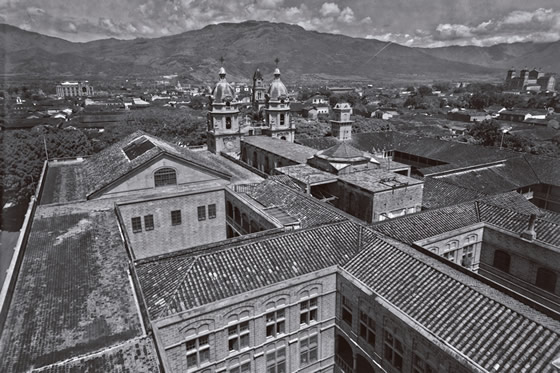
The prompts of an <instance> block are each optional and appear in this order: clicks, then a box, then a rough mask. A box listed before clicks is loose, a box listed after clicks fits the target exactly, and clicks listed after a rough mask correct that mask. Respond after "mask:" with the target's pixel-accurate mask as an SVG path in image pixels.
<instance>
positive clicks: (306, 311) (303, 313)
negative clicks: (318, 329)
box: [299, 296, 319, 325]
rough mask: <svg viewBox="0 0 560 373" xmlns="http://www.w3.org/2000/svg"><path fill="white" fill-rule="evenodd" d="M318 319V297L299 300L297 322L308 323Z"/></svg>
mask: <svg viewBox="0 0 560 373" xmlns="http://www.w3.org/2000/svg"><path fill="white" fill-rule="evenodd" d="M304 319H305V321H303V322H302V320H304ZM312 321H313V322H317V321H319V297H318V296H315V297H310V298H308V299H305V300H302V301H300V302H299V323H300V325H309V324H311V322H312Z"/></svg>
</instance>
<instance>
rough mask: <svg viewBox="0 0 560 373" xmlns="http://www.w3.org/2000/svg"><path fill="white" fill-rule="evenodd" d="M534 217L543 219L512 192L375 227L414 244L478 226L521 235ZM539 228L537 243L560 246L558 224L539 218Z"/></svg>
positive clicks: (405, 217) (519, 196)
mask: <svg viewBox="0 0 560 373" xmlns="http://www.w3.org/2000/svg"><path fill="white" fill-rule="evenodd" d="M530 214H536V215H537V216H540V215H541V214H542V213H541V210H540V209H539V208H537V207H536V206H535V205H533V204H532V203H531V202H529V201H527V200H526V199H525V197H523V196H522V195H520V194H518V193H516V192H510V193H504V194H499V195H494V196H487V197H482V198H479V199H478V200H476V201H472V202H465V203H461V204H458V205H453V206H447V207H442V208H439V209H434V210H427V211H423V212H420V213H418V214H412V215H405V216H402V217H399V218H396V219H391V220H385V221H382V222H378V223H375V224H373V225H372V228H373V229H375V230H376V231H379V232H382V233H384V234H386V235H387V236H390V237H393V238H395V239H397V240H399V241H401V242H405V243H409V244H411V243H414V242H417V241H420V240H423V239H426V238H429V237H434V236H437V235H439V234H443V233H446V232H449V231H452V230H455V229H459V228H463V227H467V226H470V225H474V224H476V223H487V224H491V225H494V226H496V227H499V228H502V229H505V230H508V231H511V232H513V233H516V234H520V233H521V232H522V231H523V230H525V229H526V228H527V226H528V222H529V215H530ZM535 229H536V232H537V238H536V241H541V242H544V243H547V244H549V245H554V246H560V226H559V225H558V224H556V223H555V222H553V221H550V219H546V218H544V219H542V218H540V217H537V220H536V227H535Z"/></svg>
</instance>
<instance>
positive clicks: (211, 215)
mask: <svg viewBox="0 0 560 373" xmlns="http://www.w3.org/2000/svg"><path fill="white" fill-rule="evenodd" d="M215 218H216V204H215V203H213V204H211V205H208V219H215Z"/></svg>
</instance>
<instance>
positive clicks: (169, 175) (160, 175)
mask: <svg viewBox="0 0 560 373" xmlns="http://www.w3.org/2000/svg"><path fill="white" fill-rule="evenodd" d="M154 182H155V186H156V187H160V186H165V185H174V184H177V174H176V173H175V170H174V169H172V168H162V169H161V170H157V171H156V172H155V173H154Z"/></svg>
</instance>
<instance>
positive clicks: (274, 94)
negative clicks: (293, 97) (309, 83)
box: [268, 68, 288, 101]
mask: <svg viewBox="0 0 560 373" xmlns="http://www.w3.org/2000/svg"><path fill="white" fill-rule="evenodd" d="M268 97H269V99H270V100H272V101H279V100H280V99H286V98H288V90H287V89H286V86H285V85H284V83H282V81H281V80H280V69H278V68H276V70H274V80H272V83H270V88H269V89H268Z"/></svg>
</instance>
